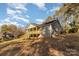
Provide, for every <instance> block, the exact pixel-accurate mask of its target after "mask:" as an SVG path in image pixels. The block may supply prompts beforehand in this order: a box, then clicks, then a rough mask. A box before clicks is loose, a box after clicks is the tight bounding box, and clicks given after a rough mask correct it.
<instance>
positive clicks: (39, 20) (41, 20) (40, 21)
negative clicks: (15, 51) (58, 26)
mask: <svg viewBox="0 0 79 59" xmlns="http://www.w3.org/2000/svg"><path fill="white" fill-rule="evenodd" d="M36 21H37V23H38V24H41V23H42V22H43V21H44V20H43V19H36Z"/></svg>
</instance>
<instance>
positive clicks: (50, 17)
mask: <svg viewBox="0 0 79 59" xmlns="http://www.w3.org/2000/svg"><path fill="white" fill-rule="evenodd" d="M53 20H54V19H53V17H52V16H49V17H48V18H47V19H46V20H45V21H44V22H43V24H45V23H48V22H51V21H53Z"/></svg>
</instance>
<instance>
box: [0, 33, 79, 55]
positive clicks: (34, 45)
mask: <svg viewBox="0 0 79 59" xmlns="http://www.w3.org/2000/svg"><path fill="white" fill-rule="evenodd" d="M0 56H79V35H78V34H68V35H60V36H57V37H55V38H46V39H16V40H12V41H6V42H2V43H0Z"/></svg>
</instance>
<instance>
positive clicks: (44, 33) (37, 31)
mask: <svg viewBox="0 0 79 59" xmlns="http://www.w3.org/2000/svg"><path fill="white" fill-rule="evenodd" d="M61 31H62V27H61V25H60V23H59V21H58V20H57V19H56V20H55V19H54V20H53V18H51V17H48V19H47V20H46V21H45V22H43V23H42V24H40V25H38V24H33V23H31V24H29V26H28V27H27V29H26V33H27V38H38V37H39V36H41V37H45V38H47V37H51V36H52V35H55V34H60V33H61Z"/></svg>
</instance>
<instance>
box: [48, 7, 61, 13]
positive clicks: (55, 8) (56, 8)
mask: <svg viewBox="0 0 79 59" xmlns="http://www.w3.org/2000/svg"><path fill="white" fill-rule="evenodd" d="M59 9H60V7H53V8H52V9H50V10H48V11H47V14H48V13H50V12H51V13H52V12H55V11H58V10H59Z"/></svg>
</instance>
